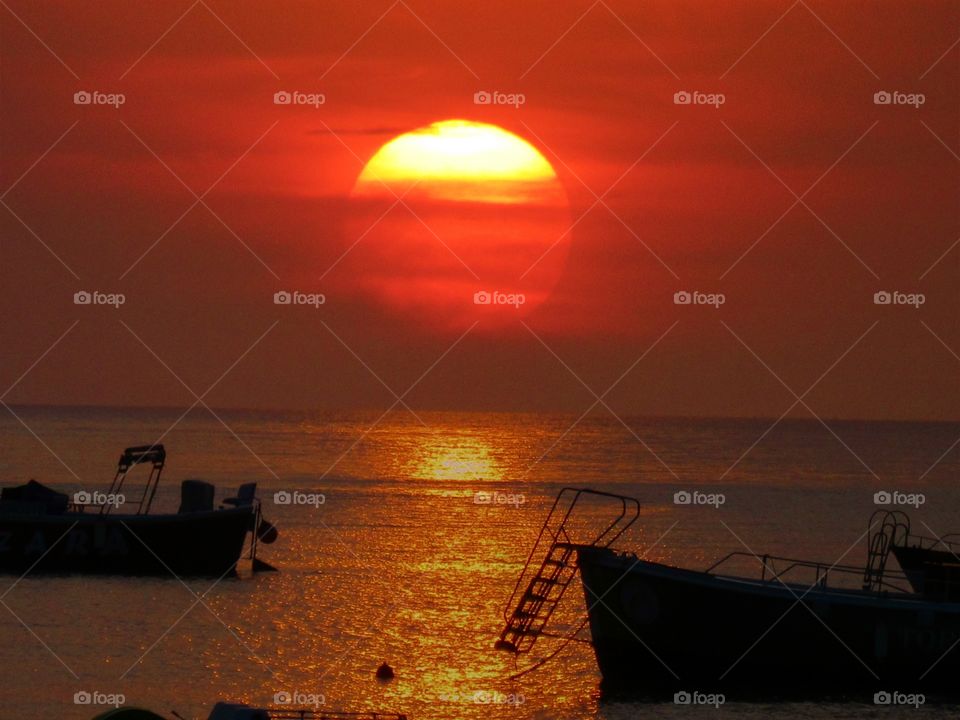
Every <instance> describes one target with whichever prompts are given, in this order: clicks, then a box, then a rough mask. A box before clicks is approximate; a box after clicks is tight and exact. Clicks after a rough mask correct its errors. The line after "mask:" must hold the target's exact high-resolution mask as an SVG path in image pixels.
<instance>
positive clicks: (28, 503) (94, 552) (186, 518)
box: [0, 445, 276, 577]
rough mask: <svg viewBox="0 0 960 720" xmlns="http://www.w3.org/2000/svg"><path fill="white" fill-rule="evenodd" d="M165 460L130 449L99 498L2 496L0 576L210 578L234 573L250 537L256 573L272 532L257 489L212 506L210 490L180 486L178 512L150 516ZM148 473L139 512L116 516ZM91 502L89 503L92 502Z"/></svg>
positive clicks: (27, 490)
mask: <svg viewBox="0 0 960 720" xmlns="http://www.w3.org/2000/svg"><path fill="white" fill-rule="evenodd" d="M165 460H166V451H165V450H164V448H163V446H162V445H155V446H154V445H144V446H138V447H130V448H127V449H126V450H124V452H123V454H122V455H121V456H120V461H119V463H118V466H117V473H116V475H115V476H114V480H113V482H112V483H111V485H110V490H109V491H108V492H107V493H105V494H100V493H97V496H100V495H102V496H103V498H106V501H102V500H100V498H99V497H95V496H93V495H91V494H90V493H86V492H81V493H77V494H76V495H75V496H74V498H73V499H72V500H71V498H70V497H69V496H67V495H66V494H64V493H60V492H57V491H55V490H53V489H51V488H48V487H46V486H44V485H42V484H40V483H38V482H36V481H34V480H31V481H30V482H28V483H27V484H25V485H21V486H18V487H7V488H4V489H3V491H2V493H0V572H4V573H17V574H23V573H27V572H29V573H30V574H31V575H36V574H50V573H64V574H69V573H81V574H113V575H170V574H175V575H178V576H189V575H196V576H215V577H220V576H223V575H229V574H235V573H236V566H237V562H238V561H239V560H240V558H241V555H242V553H243V548H244V544H245V541H246V536H247V533H251V543H250V557H251V559H252V560H253V561H254V569H255V570H264V569H272V568H271V567H270V566H269V565H267V564H266V563H263V562H262V561H259V560H257V559H256V547H257V544H258V539H262V540H263V541H264V542H272V541H273V540H274V539H275V538H276V530H275V529H274V528H273V526H272V525H270V523H268V522H267V521H266V520H264V519H263V518H262V516H261V514H260V503H259V500H258V499H257V497H256V483H250V484H247V485H244V486H242V487H241V488H240V491H239V492H238V493H237V496H236V497H233V498H226V499H224V500H223V504H222V505H221V506H220V507H219V508H216V509H215V508H214V506H213V502H214V487H213V486H212V485H210V484H209V483H205V482H202V481H200V480H185V481H183V483H182V485H181V503H180V508H179V511H178V512H176V513H155V514H150V506H151V504H152V502H153V498H154V495H155V494H156V491H157V486H158V485H159V482H160V474H161V472H162V471H163V466H164V462H165ZM139 465H144V466H147V467H149V468H150V470H149V476H148V478H147V481H146V484H145V486H144V488H143V493H142V495H141V496H140V498H139V502H138V503H131V505H135V507H136V509H135V511H132V512H126V511H125V508H126V504H124V505H123V508H124V511H119V510H120V505H119V503H114V502H113V501H114V500H115V499H117V498H121V497H122V493H121V491H122V490H123V486H124V481H125V480H126V478H127V474H128V473H129V472H130V471H132V470H133V469H134V468H135V467H137V466H139ZM91 501H93V502H91Z"/></svg>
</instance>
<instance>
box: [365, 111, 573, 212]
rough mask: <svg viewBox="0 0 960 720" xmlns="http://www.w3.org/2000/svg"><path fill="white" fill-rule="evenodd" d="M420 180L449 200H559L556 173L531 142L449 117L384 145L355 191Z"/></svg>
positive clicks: (367, 193)
mask: <svg viewBox="0 0 960 720" xmlns="http://www.w3.org/2000/svg"><path fill="white" fill-rule="evenodd" d="M413 184H416V185H420V186H422V188H423V192H425V193H427V194H429V195H431V196H432V197H435V198H437V199H444V200H465V201H480V202H502V203H530V202H543V201H557V200H561V199H562V198H560V197H558V196H557V193H556V190H557V189H558V186H557V174H556V172H554V169H553V167H552V166H551V165H550V163H549V162H548V161H547V159H546V158H545V157H544V156H543V155H542V154H541V153H540V152H539V151H538V150H537V149H536V148H535V147H534V146H533V145H531V144H530V143H528V142H527V141H526V140H524V139H523V138H521V137H519V136H518V135H515V134H513V133H512V132H509V131H507V130H504V129H503V128H500V127H497V126H496V125H489V124H487V123H479V122H471V121H469V120H444V121H442V122H436V123H433V124H432V125H428V126H427V127H424V128H421V129H419V130H414V131H413V132H408V133H405V134H403V135H400V136H398V137H396V138H394V139H393V140H391V141H390V142H388V143H387V144H386V145H384V146H383V147H381V148H380V149H379V150H378V151H377V153H376V154H375V155H374V156H373V157H372V158H371V159H370V161H369V162H368V163H367V164H366V166H365V167H364V168H363V172H361V173H360V177H359V178H357V183H356V187H355V188H354V193H355V194H357V195H360V196H370V195H380V194H382V193H383V192H384V191H389V188H390V186H394V187H396V186H398V185H399V186H401V187H402V188H405V187H408V186H410V185H413Z"/></svg>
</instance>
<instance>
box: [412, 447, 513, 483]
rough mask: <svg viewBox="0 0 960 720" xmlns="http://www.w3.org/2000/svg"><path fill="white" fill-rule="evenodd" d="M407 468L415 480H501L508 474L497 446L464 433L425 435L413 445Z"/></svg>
mask: <svg viewBox="0 0 960 720" xmlns="http://www.w3.org/2000/svg"><path fill="white" fill-rule="evenodd" d="M404 471H405V472H404V476H406V477H409V478H411V479H414V480H445V481H467V480H471V481H484V482H497V481H502V480H503V479H504V477H505V474H504V469H503V466H502V465H501V463H500V462H499V461H498V460H497V458H496V452H495V450H494V448H493V447H491V446H490V445H489V444H488V443H486V442H484V440H482V439H480V438H477V437H467V436H463V435H459V436H457V437H450V436H442V435H441V436H431V437H428V438H424V439H423V440H422V441H420V442H419V443H418V444H417V445H416V446H415V447H414V448H413V449H412V451H411V454H410V457H409V458H408V460H407V462H406V463H405V467H404Z"/></svg>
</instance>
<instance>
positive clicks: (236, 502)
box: [223, 482, 257, 507]
mask: <svg viewBox="0 0 960 720" xmlns="http://www.w3.org/2000/svg"><path fill="white" fill-rule="evenodd" d="M256 496H257V484H256V483H255V482H252V483H244V484H243V485H241V486H240V488H239V489H238V490H237V496H236V497H231V498H224V499H223V504H224V505H233V506H235V507H247V506H248V505H252V504H253V500H254V498H255V497H256Z"/></svg>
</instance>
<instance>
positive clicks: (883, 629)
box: [496, 488, 960, 698]
mask: <svg viewBox="0 0 960 720" xmlns="http://www.w3.org/2000/svg"><path fill="white" fill-rule="evenodd" d="M585 499H587V500H590V501H593V502H594V503H598V502H599V503H606V507H607V508H608V509H610V510H611V512H610V513H609V515H608V517H609V519H610V521H609V523H607V524H605V525H604V526H603V527H601V528H600V529H599V532H598V533H596V534H594V533H592V532H591V533H589V534H588V533H587V532H586V531H584V530H583V529H582V527H580V526H582V524H583V523H582V522H581V523H575V522H574V519H575V517H576V516H577V515H578V513H577V512H575V511H576V510H577V509H578V504H579V503H581V501H583V500H585ZM579 509H580V510H583V508H582V507H580V508H579ZM580 514H581V515H582V513H580ZM639 516H640V504H639V503H638V501H637V500H635V499H633V498H630V497H625V496H622V495H614V494H610V493H604V492H599V491H595V490H589V489H578V488H564V489H563V490H562V491H561V492H560V493H559V495H558V496H557V499H556V500H555V502H554V504H553V507H552V509H551V511H550V514H549V516H548V517H547V520H546V522H545V523H544V526H543V528H542V530H541V532H540V536H539V537H538V539H537V542H536V544H535V545H534V548H533V550H532V551H531V552H530V555H529V557H528V559H527V563H526V566H525V567H524V570H523V572H522V573H521V575H520V578H519V579H518V581H517V584H516V587H515V589H514V592H513V595H512V596H511V597H510V600H509V601H508V603H507V606H506V608H505V610H504V620H505V627H504V629H503V632H502V633H501V635H500V639H499V640H498V641H497V643H496V647H497V648H499V649H503V650H508V651H510V652H513V653H517V654H523V653H528V652H529V651H530V650H531V648H532V647H533V645H534V643H535V642H536V641H537V639H538V638H540V637H543V636H546V635H549V633H548V632H547V631H546V629H547V624H548V622H549V621H550V619H551V616H552V615H553V612H554V610H555V609H556V607H557V604H558V603H559V602H560V600H561V598H562V597H563V595H564V592H565V590H566V589H567V587H568V586H569V585H570V584H571V582H572V581H573V579H574V578H575V577H576V576H577V575H579V576H580V578H581V580H582V585H583V589H584V595H585V601H586V608H587V612H586V619H585V620H584V621H583V623H582V624H581V625H580V627H578V628H577V629H576V630H574V631H573V632H572V633H569V634H567V635H566V636H565V639H567V640H571V639H576V636H577V633H578V632H579V631H580V630H582V629H583V628H584V627H585V626H586V625H587V624H589V628H590V635H591V639H590V643H591V644H592V646H593V650H594V654H595V656H596V660H597V665H598V666H599V669H600V673H601V675H602V677H603V684H602V687H603V688H604V689H605V690H611V691H616V692H627V693H633V694H639V695H648V696H652V697H656V696H665V695H666V696H669V695H671V694H675V693H677V692H685V691H691V690H696V691H699V692H721V693H727V694H728V697H729V696H730V694H733V693H735V694H739V696H740V697H749V696H774V697H796V698H809V697H818V696H819V697H826V696H836V695H840V696H854V695H856V696H860V697H863V696H864V694H866V693H884V692H888V693H892V692H900V693H930V694H933V695H949V696H956V695H957V694H958V693H960V685H958V684H957V677H958V675H960V574H958V573H960V558H958V556H957V555H956V554H954V546H952V545H950V544H949V543H942V542H940V540H939V539H931V538H923V537H919V536H916V535H913V534H911V532H910V525H909V519H908V518H907V517H906V515H904V514H903V513H902V512H899V511H894V512H888V511H879V512H878V513H874V515H873V517H872V518H871V521H870V524H869V528H868V533H867V536H868V548H867V559H866V563H865V565H863V566H850V565H841V564H839V563H827V562H815V561H810V560H799V559H795V558H785V557H776V556H773V555H755V554H753V553H748V552H734V553H730V554H729V555H727V556H725V557H723V558H721V559H720V560H719V561H717V562H716V563H714V564H713V565H712V566H710V567H709V568H708V569H707V570H704V571H696V570H688V569H684V568H679V567H672V566H669V565H665V564H662V563H657V562H651V561H649V560H645V559H643V558H642V557H638V556H637V555H634V554H631V553H627V552H623V551H619V550H616V549H614V547H613V544H614V543H615V542H616V541H617V540H618V539H619V538H620V537H621V536H622V535H623V533H624V532H625V531H626V530H627V528H629V527H630V526H631V525H633V523H634V522H635V521H636V520H637V519H638V518H639ZM594 517H595V516H594ZM580 520H581V521H582V520H583V518H582V517H580ZM604 522H606V521H604ZM575 526H577V527H576V528H575ZM593 530H596V528H593ZM891 557H893V558H895V559H896V560H897V562H898V563H899V565H900V566H901V568H902V570H903V572H897V571H895V570H893V569H891V568H890V567H888V560H889V559H890V558H891ZM737 560H739V561H741V562H742V561H747V562H750V563H759V565H760V572H759V573H758V574H759V577H756V576H754V577H748V576H745V575H741V574H731V573H729V572H728V571H726V568H728V567H730V566H731V564H736V563H735V561H737ZM842 578H847V580H848V582H847V583H846V585H847V586H846V587H844V583H843V582H842ZM551 657H552V656H551ZM540 664H542V662H541V663H538V664H537V665H534V666H533V667H538V666H539V665H540ZM529 669H532V668H528V670H529ZM528 670H527V671H528ZM527 671H524V672H527ZM521 674H522V673H521Z"/></svg>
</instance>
